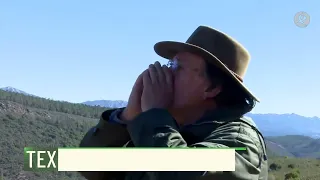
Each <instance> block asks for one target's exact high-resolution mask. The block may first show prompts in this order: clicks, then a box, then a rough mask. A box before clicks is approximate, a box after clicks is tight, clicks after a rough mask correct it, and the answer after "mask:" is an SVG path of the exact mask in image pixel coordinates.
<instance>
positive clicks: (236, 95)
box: [205, 61, 255, 114]
mask: <svg viewBox="0 0 320 180" xmlns="http://www.w3.org/2000/svg"><path fill="white" fill-rule="evenodd" d="M205 71H206V76H207V78H208V79H209V80H210V82H211V83H212V84H211V87H210V89H213V88H215V87H217V86H221V87H222V89H221V92H220V93H219V94H218V95H217V96H216V97H214V98H213V100H214V101H215V103H216V104H217V106H218V108H232V107H239V108H243V111H244V114H245V113H247V112H250V111H251V110H252V109H253V108H254V106H255V101H254V100H253V98H251V97H250V96H249V95H247V94H246V93H245V92H244V91H243V90H242V89H241V88H240V87H238V86H237V85H236V83H235V82H234V80H232V79H231V77H229V76H227V75H226V74H225V73H224V72H222V70H220V69H219V68H217V67H216V66H214V65H213V64H211V63H209V62H207V61H206V69H205Z"/></svg>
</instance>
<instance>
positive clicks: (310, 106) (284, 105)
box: [0, 0, 320, 117]
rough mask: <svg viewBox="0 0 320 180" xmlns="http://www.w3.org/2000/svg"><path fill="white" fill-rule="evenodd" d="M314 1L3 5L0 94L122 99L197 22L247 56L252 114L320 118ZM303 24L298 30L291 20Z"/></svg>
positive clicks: (76, 0) (319, 16)
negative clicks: (255, 100) (161, 51)
mask: <svg viewBox="0 0 320 180" xmlns="http://www.w3.org/2000/svg"><path fill="white" fill-rule="evenodd" d="M319 7H320V1H318V0H305V1H302V0H299V1H298V0H292V1H275V0H268V1H267V0H259V1H254V0H251V1H249V0H242V1H235V0H224V1H213V0H198V1H194V0H192V1H191V0H183V1H182V0H176V1H169V0H162V1H150V0H149V1H146V0H144V1H143V0H140V1H120V0H119V1H112V2H111V1H102V0H95V1H91V2H89V1H83V0H68V1H64V0H55V1H43V0H38V1H35V0H28V1H22V0H20V1H17V0H12V1H0V87H6V86H12V87H15V88H17V89H20V90H23V91H25V92H28V93H31V94H34V95H37V96H41V97H46V98H51V99H55V100H65V101H70V102H76V103H78V102H84V101H87V100H100V99H108V100H127V99H128V96H129V94H130V91H131V88H132V85H133V83H134V82H135V80H136V77H137V76H138V75H139V74H140V73H141V72H142V71H143V70H144V69H146V68H147V67H148V65H149V64H151V63H154V62H155V61H160V62H161V63H166V62H167V61H166V60H164V59H162V58H160V57H159V56H157V55H156V53H155V52H154V50H153V46H154V44H155V43H157V42H158V41H163V40H174V41H181V42H184V41H186V40H187V38H188V37H189V36H190V35H191V33H192V32H193V31H194V30H195V29H196V28H197V27H198V26H199V25H207V26H211V27H213V28H216V29H219V30H221V31H223V32H225V33H227V34H229V35H230V36H232V37H234V38H235V39H237V40H238V41H239V42H240V43H242V44H243V45H244V46H245V47H246V48H247V49H248V50H249V52H250V54H251V62H250V65H249V69H248V71H247V74H246V76H245V78H244V83H245V84H246V86H247V87H248V88H249V89H250V90H251V91H252V92H253V93H254V94H255V95H256V96H258V97H259V98H260V100H261V102H260V103H259V104H257V106H256V108H255V109H254V110H253V112H254V113H296V114H300V115H303V116H310V117H312V116H319V117H320V108H319V103H320V95H319V93H320V81H319V78H320V75H319V71H320V69H319V68H320V61H319V52H320V44H319V42H320V35H319V32H320V12H319V11H318V9H317V8H319ZM300 11H304V12H307V13H308V14H309V15H310V24H309V25H308V26H307V27H305V28H300V27H298V26H296V25H295V24H294V15H295V14H296V13H297V12H300Z"/></svg>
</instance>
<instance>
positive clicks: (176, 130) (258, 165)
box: [80, 26, 268, 180]
mask: <svg viewBox="0 0 320 180" xmlns="http://www.w3.org/2000/svg"><path fill="white" fill-rule="evenodd" d="M154 49H155V52H156V53H157V54H158V55H159V56H161V57H163V58H166V59H168V60H169V64H168V65H169V66H161V65H160V63H159V62H156V63H154V64H151V65H150V66H149V67H148V68H147V69H146V70H145V71H144V72H143V73H142V74H141V75H140V76H139V77H138V78H137V81H136V83H135V85H134V87H133V88H132V92H131V95H130V98H129V101H128V105H127V107H125V108H119V109H113V110H107V111H105V112H104V113H102V115H101V119H100V122H99V124H98V125H97V126H96V127H93V128H92V129H91V130H90V131H88V133H87V134H86V135H85V137H84V138H83V140H82V142H81V144H80V146H81V147H103V146H106V147H116V146H119V147H121V146H126V147H127V146H134V147H170V148H174V147H193V148H194V147H208V148H212V147H246V148H247V149H246V151H236V156H235V158H236V159H235V162H236V167H235V171H234V172H148V173H146V172H126V173H124V172H117V173H116V172H81V174H82V175H83V176H84V177H86V178H87V179H117V180H120V179H123V180H124V179H133V180H151V179H154V180H162V179H163V180H177V179H181V180H186V179H201V178H203V179H212V180H217V179H226V180H255V179H256V180H258V179H259V180H266V179H267V176H268V167H267V155H266V146H265V142H264V139H263V136H262V135H261V133H260V132H259V130H258V129H257V127H256V125H255V123H254V122H253V121H252V120H251V119H250V118H246V117H244V114H246V113H248V112H250V111H251V110H252V109H253V107H254V105H255V103H256V102H258V101H259V100H258V98H257V97H256V96H254V95H253V93H252V92H250V91H249V90H248V88H247V87H246V86H245V85H244V75H245V73H246V70H247V67H248V64H249V60H250V56H249V53H248V52H247V50H246V49H245V48H244V47H243V46H242V45H241V44H240V43H238V42H237V41H236V40H234V39H233V38H231V37H230V36H228V35H226V34H225V33H223V32H221V31H218V30H216V29H213V28H210V27H206V26H200V27H198V28H197V29H196V30H195V31H194V32H193V33H192V35H191V36H190V37H189V39H188V40H187V41H186V42H185V43H183V42H173V41H163V42H159V43H157V44H155V46H154ZM141 158H143V157H141ZM163 158H166V157H163ZM186 158H188V157H186ZM170 161H174V159H168V163H170ZM190 164H192V162H190Z"/></svg>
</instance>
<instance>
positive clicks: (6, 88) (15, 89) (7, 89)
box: [0, 86, 35, 96]
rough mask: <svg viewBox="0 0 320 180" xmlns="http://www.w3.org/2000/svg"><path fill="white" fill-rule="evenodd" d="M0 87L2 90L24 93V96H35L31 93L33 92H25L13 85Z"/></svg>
mask: <svg viewBox="0 0 320 180" xmlns="http://www.w3.org/2000/svg"><path fill="white" fill-rule="evenodd" d="M0 89H1V90H3V91H7V92H13V93H19V94H24V95H26V96H35V95H33V94H29V93H26V92H24V91H22V90H20V89H17V88H14V87H10V86H8V87H3V88H0Z"/></svg>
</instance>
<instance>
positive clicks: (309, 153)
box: [266, 135, 320, 159]
mask: <svg viewBox="0 0 320 180" xmlns="http://www.w3.org/2000/svg"><path fill="white" fill-rule="evenodd" d="M266 139H267V144H268V148H269V150H270V151H272V152H273V153H275V154H277V155H280V156H290V157H292V156H293V157H306V158H316V159H320V139H313V138H310V137H308V136H299V135H288V136H280V137H267V138H266Z"/></svg>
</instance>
